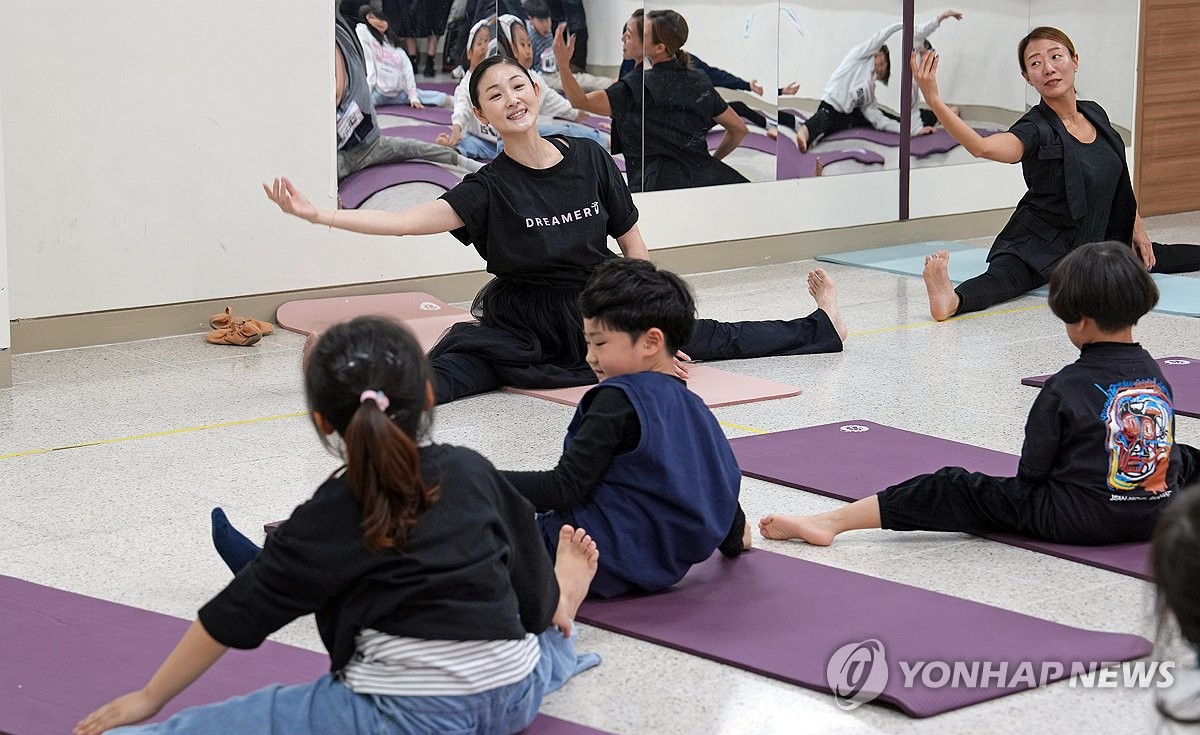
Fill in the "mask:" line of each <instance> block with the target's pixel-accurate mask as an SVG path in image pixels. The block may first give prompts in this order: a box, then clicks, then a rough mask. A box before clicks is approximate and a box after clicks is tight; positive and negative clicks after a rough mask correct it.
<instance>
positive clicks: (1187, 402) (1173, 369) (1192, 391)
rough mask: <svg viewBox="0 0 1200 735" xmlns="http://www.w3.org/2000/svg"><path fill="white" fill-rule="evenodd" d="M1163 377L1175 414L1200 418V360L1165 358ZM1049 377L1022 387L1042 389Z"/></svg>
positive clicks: (1161, 360) (1023, 382) (1026, 382)
mask: <svg viewBox="0 0 1200 735" xmlns="http://www.w3.org/2000/svg"><path fill="white" fill-rule="evenodd" d="M1155 362H1157V363H1158V367H1159V369H1160V370H1162V373H1163V377H1164V378H1166V379H1167V382H1168V383H1170V384H1171V394H1172V398H1174V406H1175V413H1177V414H1179V415H1180V416H1191V417H1192V418H1200V358H1195V357H1163V358H1159V359H1158V360H1155ZM1049 377H1050V376H1049V375H1035V376H1033V377H1032V378H1022V379H1021V385H1032V386H1033V387H1034V388H1041V387H1042V386H1043V385H1045V384H1046V379H1047V378H1049Z"/></svg>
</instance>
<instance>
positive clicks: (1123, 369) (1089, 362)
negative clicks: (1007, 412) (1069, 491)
mask: <svg viewBox="0 0 1200 735" xmlns="http://www.w3.org/2000/svg"><path fill="white" fill-rule="evenodd" d="M1174 436H1175V416H1174V410H1173V408H1172V405H1171V387H1170V386H1169V385H1168V384H1167V381H1166V379H1165V378H1164V377H1163V375H1162V371H1161V370H1159V368H1158V365H1157V364H1156V363H1155V362H1154V360H1153V359H1152V358H1151V357H1150V355H1149V354H1148V353H1147V352H1146V351H1145V350H1144V349H1142V347H1141V346H1140V345H1138V344H1135V343H1117V342H1097V343H1093V344H1088V345H1084V346H1083V349H1082V350H1081V351H1080V355H1079V359H1078V360H1076V361H1075V362H1073V363H1071V364H1070V365H1067V366H1066V367H1064V368H1063V369H1062V370H1060V371H1058V373H1057V374H1055V375H1053V376H1051V377H1050V379H1049V380H1047V381H1046V385H1045V386H1044V387H1043V388H1042V391H1041V393H1039V394H1038V397H1037V399H1036V400H1035V401H1034V403H1033V408H1031V409H1030V411H1029V420H1028V421H1027V422H1026V424H1025V444H1024V446H1022V448H1021V463H1020V466H1019V469H1018V471H1017V477H1018V478H1020V479H1021V480H1022V481H1023V482H1027V483H1030V484H1036V485H1049V486H1051V487H1052V488H1064V487H1067V488H1075V489H1079V490H1082V491H1084V492H1087V493H1094V494H1096V495H1098V496H1099V497H1100V498H1102V499H1103V498H1107V499H1108V500H1112V501H1114V502H1126V501H1147V500H1149V501H1154V500H1162V499H1164V498H1167V497H1170V495H1171V493H1172V491H1173V490H1175V489H1176V488H1177V487H1178V484H1179V480H1180V472H1181V466H1182V465H1181V463H1180V461H1179V460H1178V458H1177V457H1175V453H1174V452H1173V449H1174Z"/></svg>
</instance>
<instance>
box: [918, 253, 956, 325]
mask: <svg viewBox="0 0 1200 735" xmlns="http://www.w3.org/2000/svg"><path fill="white" fill-rule="evenodd" d="M949 268H950V251H949V250H939V251H937V252H936V253H934V254H933V255H926V256H925V268H924V269H923V270H922V271H921V278H923V279H924V280H925V290H926V291H927V292H928V293H929V315H930V316H932V317H933V319H934V321H939V322H944V321H946V320H947V319H949V318H950V317H952V316H954V312H956V311H958V303H959V299H958V294H957V293H955V292H954V284H953V283H951V282H950V270H949Z"/></svg>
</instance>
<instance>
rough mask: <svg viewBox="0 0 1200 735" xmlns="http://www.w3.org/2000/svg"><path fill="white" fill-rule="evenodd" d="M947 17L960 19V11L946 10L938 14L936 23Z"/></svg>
mask: <svg viewBox="0 0 1200 735" xmlns="http://www.w3.org/2000/svg"><path fill="white" fill-rule="evenodd" d="M947 18H953V19H955V20H962V13H960V12H958V11H957V10H947V11H946V12H944V13H942V14H941V15H939V16H938V23H941V22H942V21H944V20H946V19H947Z"/></svg>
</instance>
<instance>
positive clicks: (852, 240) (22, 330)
mask: <svg viewBox="0 0 1200 735" xmlns="http://www.w3.org/2000/svg"><path fill="white" fill-rule="evenodd" d="M1011 213H1012V210H1011V209H1004V210H992V211H988V212H973V213H971V214H956V215H948V216H945V217H929V218H924V219H919V220H910V221H908V222H886V223H882V224H877V225H861V226H857V227H846V228H842V229H835V230H822V231H819V232H802V233H794V234H788V235H776V236H772V237H759V238H752V239H747V240H727V241H722V242H713V243H705V244H701V245H688V246H684V247H678V248H669V249H665V250H653V251H651V253H650V254H651V257H652V258H653V259H654V261H655V262H656V263H658V264H659V265H661V266H663V267H665V268H668V269H670V270H674V271H677V272H679V273H684V274H687V273H706V272H709V271H717V270H729V269H733V268H749V267H752V266H757V265H769V264H772V263H787V262H791V261H797V260H808V259H810V258H814V257H816V256H817V255H821V254H824V253H835V252H843V251H846V250H858V249H861V248H870V247H878V246H882V245H894V244H897V243H903V242H920V241H924V240H961V239H967V238H973V237H982V236H986V235H991V234H994V233H996V232H999V231H1000V229H1001V228H1002V227H1003V226H1004V223H1005V222H1006V221H1007V219H1008V217H1009V215H1010V214H1011ZM488 278H489V276H488V274H487V273H485V272H483V271H472V272H468V273H452V274H448V275H439V276H429V277H424V278H407V279H399V280H392V281H376V282H372V283H361V284H354V285H348V286H334V287H329V288H320V289H308V290H301V291H282V292H276V293H269V294H253V295H246V296H237V297H230V298H224V299H208V300H204V301H191V302H187V303H180V304H163V305H158V306H146V307H138V308H132V309H116V310H111V311H99V312H89V313H84V314H65V315H60V316H48V317H41V318H37V319H20V320H17V321H14V322H12V323H11V327H12V349H11V350H6V351H0V379H3V378H4V377H5V376H7V377H8V382H7V383H0V386H4V385H11V379H12V375H11V373H12V370H11V354H12V353H16V354H23V353H26V352H42V351H44V350H62V349H71V348H74V347H89V346H93V345H102V344H112V343H116V342H131V341H134V340H139V339H152V338H155V337H171V336H175V335H179V334H191V333H195V332H201V331H204V330H207V329H208V319H209V317H210V316H212V315H213V314H217V313H220V312H221V311H223V310H224V309H225V307H226V306H232V307H233V310H234V313H236V314H238V315H241V316H248V317H254V318H256V319H261V320H263V321H272V322H273V321H274V320H275V311H276V309H278V308H279V306H280V305H281V304H284V303H287V302H288V301H294V300H296V299H311V298H328V297H337V296H361V295H365V294H375V293H391V292H395V291H425V292H427V293H431V294H433V295H434V296H437V297H438V298H440V299H442V300H443V301H448V302H456V301H469V300H471V298H472V297H473V296H474V295H475V292H476V291H478V290H479V288H480V287H481V286H482V285H483V284H484V283H485V282H487V280H488Z"/></svg>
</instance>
